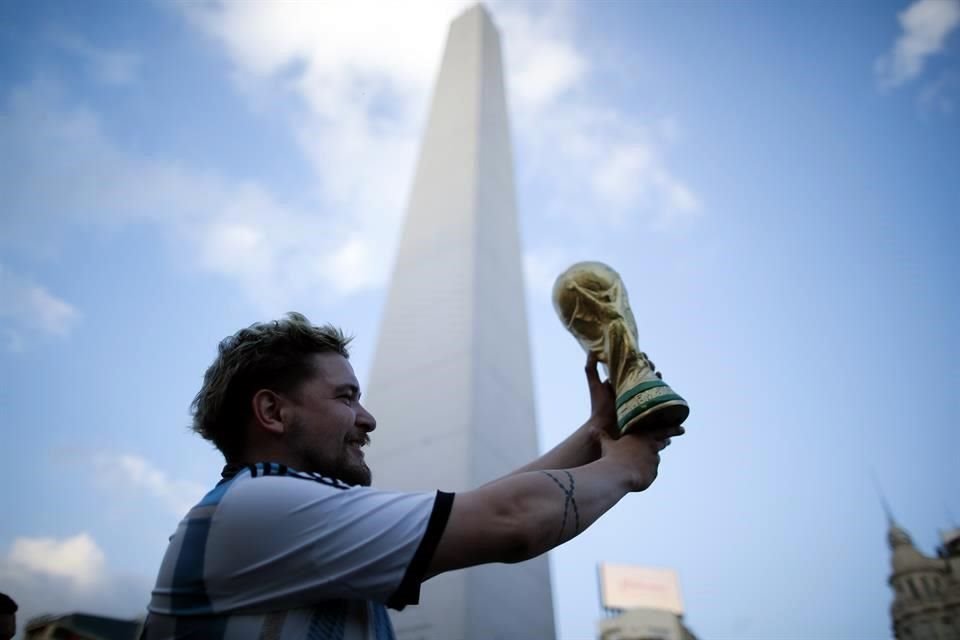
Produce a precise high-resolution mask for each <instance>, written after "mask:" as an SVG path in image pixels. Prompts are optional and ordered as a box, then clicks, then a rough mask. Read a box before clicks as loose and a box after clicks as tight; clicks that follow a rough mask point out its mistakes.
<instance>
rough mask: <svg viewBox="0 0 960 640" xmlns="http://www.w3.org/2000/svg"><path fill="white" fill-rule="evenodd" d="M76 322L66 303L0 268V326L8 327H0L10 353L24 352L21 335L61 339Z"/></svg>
mask: <svg viewBox="0 0 960 640" xmlns="http://www.w3.org/2000/svg"><path fill="white" fill-rule="evenodd" d="M79 318H80V313H79V312H78V311H77V309H76V308H74V307H73V306H72V305H70V304H69V303H68V302H65V301H64V300H61V299H60V298H58V297H56V296H55V295H53V294H52V293H50V292H49V291H48V290H47V289H45V288H44V287H42V286H40V285H38V284H36V283H34V282H32V281H31V280H30V279H29V278H25V277H23V276H21V275H18V274H16V273H13V272H12V271H10V270H9V269H8V268H6V267H5V266H4V265H3V264H0V322H3V323H5V324H8V325H10V326H7V327H3V329H4V333H5V334H6V336H7V348H8V349H9V350H10V351H22V350H23V349H24V348H25V345H26V339H25V337H24V333H42V334H47V335H53V336H58V337H65V336H67V335H69V333H70V330H71V329H72V328H73V326H74V325H75V324H76V323H77V321H78V320H79Z"/></svg>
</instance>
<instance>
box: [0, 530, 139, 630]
mask: <svg viewBox="0 0 960 640" xmlns="http://www.w3.org/2000/svg"><path fill="white" fill-rule="evenodd" d="M151 584H152V580H151V579H148V578H146V577H134V576H127V575H121V574H116V573H113V572H111V571H110V570H109V568H108V563H107V560H106V556H105V554H104V552H103V550H102V549H101V548H100V547H99V545H97V543H96V541H95V540H94V539H93V537H92V536H91V535H90V534H89V533H86V532H82V533H78V534H76V535H74V536H70V537H66V538H52V537H18V538H15V539H14V540H13V542H12V544H11V545H10V549H9V551H8V552H7V554H6V556H4V557H0V585H2V590H3V592H4V593H7V594H8V595H10V596H11V597H12V598H13V599H14V600H15V601H16V602H17V604H18V605H19V610H18V611H17V621H18V625H17V626H18V627H19V628H21V629H22V628H23V627H24V626H25V624H26V622H27V621H28V620H30V619H31V618H32V617H34V616H37V615H42V614H62V613H70V612H74V611H83V612H87V613H94V614H101V615H110V616H116V617H120V618H133V617H137V616H142V615H144V614H145V613H146V604H147V601H148V600H149V598H150V589H151Z"/></svg>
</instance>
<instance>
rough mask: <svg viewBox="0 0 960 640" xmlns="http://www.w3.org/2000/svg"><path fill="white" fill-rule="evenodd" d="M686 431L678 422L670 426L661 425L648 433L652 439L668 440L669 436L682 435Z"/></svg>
mask: <svg viewBox="0 0 960 640" xmlns="http://www.w3.org/2000/svg"><path fill="white" fill-rule="evenodd" d="M686 432H687V430H686V429H684V428H683V427H682V426H681V425H679V424H678V425H674V426H670V427H661V428H659V429H657V430H656V431H653V432H652V433H651V434H650V435H652V436H653V438H654V440H668V439H670V438H675V437H677V436H682V435H683V434H685V433H686Z"/></svg>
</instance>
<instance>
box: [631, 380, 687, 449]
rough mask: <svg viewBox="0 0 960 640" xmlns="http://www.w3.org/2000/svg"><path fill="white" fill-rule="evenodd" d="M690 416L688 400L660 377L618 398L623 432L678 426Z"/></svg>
mask: <svg viewBox="0 0 960 640" xmlns="http://www.w3.org/2000/svg"><path fill="white" fill-rule="evenodd" d="M689 415H690V407H689V406H688V405H687V401H686V400H684V399H683V398H681V397H680V396H679V395H677V394H676V393H674V391H673V389H671V388H670V387H669V386H668V385H667V383H666V382H664V381H662V380H660V379H659V378H655V379H653V380H647V381H645V382H641V383H640V384H638V385H636V386H634V387H632V388H630V389H628V390H627V391H625V392H624V393H621V394H620V395H619V397H618V398H617V427H618V428H619V430H620V434H621V435H622V434H624V433H627V432H628V431H638V430H643V431H648V430H656V429H662V428H666V427H675V426H678V425H680V424H682V423H683V421H684V420H686V419H687V416H689Z"/></svg>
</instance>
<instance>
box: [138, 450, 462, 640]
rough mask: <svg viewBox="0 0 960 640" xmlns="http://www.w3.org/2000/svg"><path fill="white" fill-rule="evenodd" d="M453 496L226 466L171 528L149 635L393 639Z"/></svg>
mask: <svg viewBox="0 0 960 640" xmlns="http://www.w3.org/2000/svg"><path fill="white" fill-rule="evenodd" d="M453 497H454V496H453V494H451V493H443V492H437V493H436V494H433V493H394V492H388V491H380V490H377V489H372V488H370V487H359V486H351V485H347V484H344V483H342V482H340V481H338V480H334V479H332V478H327V477H324V476H321V475H319V474H314V473H304V472H299V471H295V470H293V469H289V468H287V467H286V466H284V465H280V464H276V463H269V462H268V463H257V464H255V465H247V466H233V465H228V466H227V467H226V468H225V469H224V472H223V480H221V481H220V482H219V483H218V484H217V486H216V487H215V488H214V489H213V490H212V491H210V492H209V493H208V494H207V495H206V496H205V497H204V498H203V499H202V500H201V501H200V502H199V503H198V504H197V505H196V506H195V507H193V508H192V509H191V510H190V511H189V512H188V513H187V515H186V516H185V517H184V518H183V520H181V521H180V524H179V525H178V527H177V530H176V532H175V533H174V534H173V536H171V537H170V544H169V546H168V547H167V552H166V554H165V555H164V558H163V562H162V563H161V566H160V572H159V575H158V576H157V583H156V587H155V588H154V590H153V593H152V597H151V600H150V605H149V607H148V610H149V615H148V616H147V620H146V623H145V626H144V631H143V636H142V638H143V640H167V639H174V638H176V639H185V638H196V639H201V638H202V639H204V640H219V639H221V638H223V639H226V640H234V639H236V640H248V639H249V640H288V639H289V640H294V639H296V640H328V639H329V640H393V637H394V635H393V628H392V627H391V625H390V619H389V617H388V616H387V610H386V607H391V608H394V609H402V608H403V607H404V606H406V605H408V604H417V602H418V601H419V596H420V583H421V582H422V580H423V578H424V575H425V573H426V570H427V567H428V565H429V563H430V560H431V558H432V556H433V552H434V550H435V549H436V546H437V543H438V542H439V540H440V536H441V534H442V533H443V529H444V527H445V526H446V522H447V518H448V517H449V515H450V509H451V507H452V505H453Z"/></svg>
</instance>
